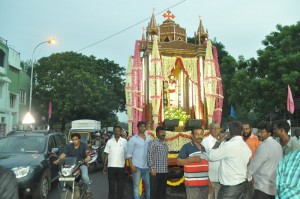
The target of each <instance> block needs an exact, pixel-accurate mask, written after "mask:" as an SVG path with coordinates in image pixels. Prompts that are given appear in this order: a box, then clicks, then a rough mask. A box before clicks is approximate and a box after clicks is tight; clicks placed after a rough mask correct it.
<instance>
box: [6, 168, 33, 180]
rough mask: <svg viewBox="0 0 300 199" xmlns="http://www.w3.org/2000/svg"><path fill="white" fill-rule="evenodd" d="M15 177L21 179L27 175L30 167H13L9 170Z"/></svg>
mask: <svg viewBox="0 0 300 199" xmlns="http://www.w3.org/2000/svg"><path fill="white" fill-rule="evenodd" d="M11 170H12V171H13V172H14V173H15V175H16V178H22V177H25V176H27V175H28V173H29V171H30V166H27V167H15V168H12V169H11Z"/></svg>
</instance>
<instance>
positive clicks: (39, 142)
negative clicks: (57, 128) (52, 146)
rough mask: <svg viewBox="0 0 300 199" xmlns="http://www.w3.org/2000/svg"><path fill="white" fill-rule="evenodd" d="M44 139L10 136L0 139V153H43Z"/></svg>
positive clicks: (39, 137)
mask: <svg viewBox="0 0 300 199" xmlns="http://www.w3.org/2000/svg"><path fill="white" fill-rule="evenodd" d="M45 142H46V137H41V136H11V137H6V138H3V139H0V153H43V152H44V151H45V147H46V144H45Z"/></svg>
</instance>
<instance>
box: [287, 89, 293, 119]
mask: <svg viewBox="0 0 300 199" xmlns="http://www.w3.org/2000/svg"><path fill="white" fill-rule="evenodd" d="M286 106H287V110H288V111H289V112H290V113H292V114H293V113H294V110H295V105H294V100H293V95H292V91H291V88H290V85H288V96H287V105H286Z"/></svg>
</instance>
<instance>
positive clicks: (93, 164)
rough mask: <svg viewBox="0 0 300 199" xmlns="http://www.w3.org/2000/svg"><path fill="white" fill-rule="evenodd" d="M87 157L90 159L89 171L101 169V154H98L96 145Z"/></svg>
mask: <svg viewBox="0 0 300 199" xmlns="http://www.w3.org/2000/svg"><path fill="white" fill-rule="evenodd" d="M87 155H88V156H90V157H91V159H90V161H89V162H88V164H89V171H93V170H96V169H100V168H101V167H103V163H102V159H101V154H100V153H99V147H98V146H97V145H93V146H92V147H91V150H90V151H89V152H88V154H87Z"/></svg>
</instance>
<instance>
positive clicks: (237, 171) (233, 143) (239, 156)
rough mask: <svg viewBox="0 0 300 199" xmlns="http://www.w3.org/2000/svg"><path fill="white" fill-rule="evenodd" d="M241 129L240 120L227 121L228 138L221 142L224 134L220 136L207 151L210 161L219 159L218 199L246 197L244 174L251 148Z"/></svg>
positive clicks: (224, 137) (242, 198)
mask: <svg viewBox="0 0 300 199" xmlns="http://www.w3.org/2000/svg"><path fill="white" fill-rule="evenodd" d="M242 131H243V125H242V123H241V122H239V121H231V122H230V123H229V134H230V139H229V140H228V141H226V142H223V141H224V140H225V139H226V136H225V135H222V136H220V139H219V140H218V141H217V142H216V144H215V146H214V147H213V149H212V150H211V151H210V153H209V160H210V161H220V167H219V181H220V184H221V188H220V190H219V193H218V199H229V198H230V199H244V198H245V197H246V192H247V183H246V176H247V175H246V174H247V165H248V163H249V159H250V157H251V150H250V149H249V147H248V145H247V144H246V143H245V142H244V140H243V138H242V136H241V134H242ZM221 143H222V144H221Z"/></svg>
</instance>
